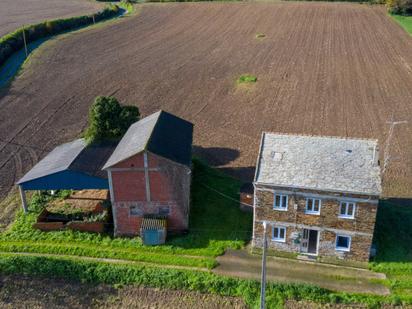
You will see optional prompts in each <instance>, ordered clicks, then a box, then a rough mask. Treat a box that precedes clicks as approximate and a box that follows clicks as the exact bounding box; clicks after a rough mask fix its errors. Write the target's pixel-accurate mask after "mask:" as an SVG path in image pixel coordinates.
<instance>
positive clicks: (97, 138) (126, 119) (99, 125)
mask: <svg viewBox="0 0 412 309" xmlns="http://www.w3.org/2000/svg"><path fill="white" fill-rule="evenodd" d="M139 117H140V113H139V109H138V108H137V107H136V106H121V105H120V104H119V102H118V101H117V99H116V98H115V97H101V96H99V97H97V98H96V99H95V100H94V103H93V105H92V106H91V107H90V110H89V126H88V128H87V129H86V132H85V138H86V140H87V142H88V143H95V142H101V141H104V140H114V139H119V138H121V137H122V136H123V135H124V133H126V131H127V129H128V128H129V127H130V125H131V124H132V123H134V122H136V121H138V120H139Z"/></svg>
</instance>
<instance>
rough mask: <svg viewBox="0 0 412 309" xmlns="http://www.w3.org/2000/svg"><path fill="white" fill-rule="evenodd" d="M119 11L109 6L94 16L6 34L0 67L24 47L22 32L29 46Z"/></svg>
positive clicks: (0, 40) (0, 46)
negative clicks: (39, 40)
mask: <svg viewBox="0 0 412 309" xmlns="http://www.w3.org/2000/svg"><path fill="white" fill-rule="evenodd" d="M119 10H120V9H119V7H118V6H117V5H110V6H108V7H107V8H105V9H104V10H103V11H100V12H98V13H96V14H92V15H88V16H79V17H72V18H65V19H56V20H50V21H45V22H42V23H38V24H34V25H30V26H27V27H25V28H20V29H17V30H16V31H14V32H11V33H9V34H6V35H5V36H3V37H1V38H0V66H1V65H3V64H4V63H5V62H6V60H7V59H8V58H9V57H10V56H11V55H12V54H13V53H14V52H16V51H18V50H20V49H22V48H23V47H24V40H23V31H25V36H26V42H27V44H29V43H31V42H34V41H36V40H38V39H41V38H44V37H47V36H51V35H56V34H59V33H62V32H65V31H68V30H74V29H77V28H80V27H83V26H86V25H90V24H93V16H94V20H95V22H99V21H102V20H105V19H108V18H111V17H113V16H115V15H117V14H118V13H119Z"/></svg>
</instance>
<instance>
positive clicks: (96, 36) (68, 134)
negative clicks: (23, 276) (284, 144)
mask: <svg viewBox="0 0 412 309" xmlns="http://www.w3.org/2000/svg"><path fill="white" fill-rule="evenodd" d="M257 33H264V34H265V35H266V36H265V38H263V39H257V38H256V34H257ZM243 73H250V74H254V75H256V76H257V78H258V81H257V83H256V84H254V85H252V86H249V87H242V86H238V85H237V84H236V82H235V81H236V79H237V78H238V77H239V75H241V74H243ZM411 85H412V39H411V38H410V36H409V35H408V34H407V33H405V32H404V31H403V30H402V29H401V28H400V27H399V26H398V25H397V24H395V23H394V22H393V21H392V20H391V19H389V18H388V16H387V15H386V12H385V10H384V8H383V7H379V6H368V5H361V4H349V3H319V2H317V3H309V2H306V3H305V2H295V3H293V2H288V3H185V4H181V3H179V4H147V5H144V7H143V10H142V12H141V13H140V14H139V15H137V16H134V17H128V18H125V19H123V22H116V23H112V24H110V25H107V26H105V27H101V28H99V29H92V30H88V31H82V32H81V33H78V34H75V35H70V36H67V37H65V38H63V39H59V40H58V41H57V42H54V43H53V44H45V45H44V46H43V47H41V48H40V49H38V52H37V53H35V55H34V57H33V58H32V61H31V63H30V64H29V65H27V66H26V67H25V70H24V72H23V74H22V75H21V76H20V77H19V78H17V79H16V80H15V81H14V82H13V84H12V85H11V87H10V88H9V89H7V90H5V91H3V92H1V93H0V109H1V113H0V176H1V177H0V187H1V193H2V194H3V195H4V194H5V192H7V191H8V190H9V189H10V187H11V186H12V185H13V183H14V181H16V180H17V179H18V178H19V177H20V176H22V175H23V173H24V172H26V171H27V170H28V169H29V168H30V167H31V166H32V165H33V164H34V163H36V162H37V161H38V160H39V159H40V158H41V157H42V156H44V155H45V154H46V152H47V151H48V150H50V149H51V148H52V147H54V146H56V145H57V144H59V143H61V142H65V141H68V140H71V139H73V138H75V137H76V136H78V134H79V133H80V132H81V131H82V130H83V129H84V128H85V126H86V122H87V111H88V108H89V106H90V104H91V103H92V101H93V99H94V97H95V96H97V95H115V96H116V97H117V98H118V99H120V101H121V102H123V103H125V104H136V105H137V106H139V108H140V109H141V112H142V114H143V115H148V114H149V113H152V112H154V111H157V110H158V109H165V110H167V111H169V112H172V113H175V114H177V115H179V116H181V117H184V118H186V119H188V120H190V121H192V122H194V123H195V137H194V143H195V144H196V148H195V150H196V151H195V152H196V153H197V154H201V155H203V156H205V157H206V158H208V159H209V161H210V162H211V163H213V164H214V165H216V166H219V167H220V168H222V169H223V170H224V171H227V172H229V173H231V174H232V175H235V176H239V177H241V178H242V179H245V180H250V179H251V177H252V175H253V169H254V166H255V162H256V157H257V153H258V144H259V138H260V135H261V133H262V131H274V132H286V133H305V134H321V135H338V136H349V137H365V138H378V139H379V141H380V143H381V150H383V142H384V141H385V138H386V135H387V132H388V124H387V121H388V120H389V119H390V118H391V117H392V115H393V116H394V119H396V120H399V119H400V120H408V121H409V124H406V125H401V126H399V127H397V128H396V129H395V131H394V138H393V141H392V145H391V155H392V157H393V158H396V160H394V161H392V162H391V164H390V165H389V169H388V172H387V174H386V175H385V178H384V190H385V194H386V195H391V196H398V197H400V196H411V195H412V170H411V166H412V164H411V163H412V162H411V161H412V105H411V97H412V87H411ZM20 145H23V146H20ZM382 153H383V151H382ZM381 159H382V158H381Z"/></svg>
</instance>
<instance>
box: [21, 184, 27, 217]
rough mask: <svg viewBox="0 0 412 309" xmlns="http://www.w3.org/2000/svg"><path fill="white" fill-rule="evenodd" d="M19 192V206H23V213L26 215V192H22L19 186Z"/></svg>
mask: <svg viewBox="0 0 412 309" xmlns="http://www.w3.org/2000/svg"><path fill="white" fill-rule="evenodd" d="M19 191H20V198H21V204H22V206H23V210H24V213H27V199H26V192H25V191H24V190H23V188H22V187H21V186H19Z"/></svg>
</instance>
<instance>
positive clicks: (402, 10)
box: [386, 0, 412, 15]
mask: <svg viewBox="0 0 412 309" xmlns="http://www.w3.org/2000/svg"><path fill="white" fill-rule="evenodd" d="M386 6H387V8H388V11H389V12H390V13H392V14H400V15H412V0H386Z"/></svg>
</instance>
